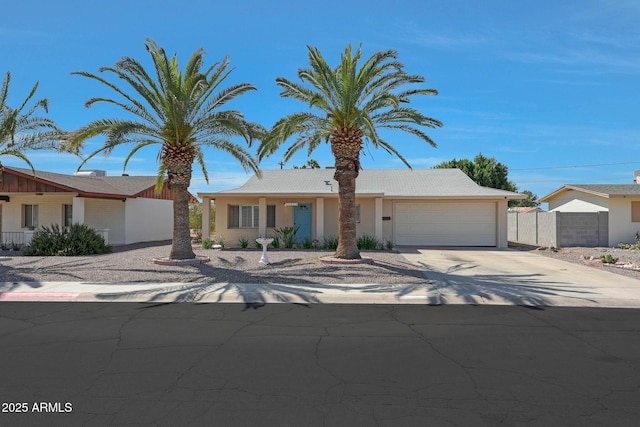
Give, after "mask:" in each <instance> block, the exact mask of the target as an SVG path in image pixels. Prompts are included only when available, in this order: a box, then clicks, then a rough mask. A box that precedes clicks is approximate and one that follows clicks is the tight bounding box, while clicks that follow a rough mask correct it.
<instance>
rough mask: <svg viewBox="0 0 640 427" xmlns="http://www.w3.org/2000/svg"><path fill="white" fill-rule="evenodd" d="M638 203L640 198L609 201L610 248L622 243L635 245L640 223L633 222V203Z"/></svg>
mask: <svg viewBox="0 0 640 427" xmlns="http://www.w3.org/2000/svg"><path fill="white" fill-rule="evenodd" d="M638 201H640V198H636V199H632V198H614V199H609V246H616V245H617V244H618V243H620V242H624V243H635V234H636V232H638V231H640V222H631V202H638Z"/></svg>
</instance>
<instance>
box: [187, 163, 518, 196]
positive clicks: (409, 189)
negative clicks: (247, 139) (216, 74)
mask: <svg viewBox="0 0 640 427" xmlns="http://www.w3.org/2000/svg"><path fill="white" fill-rule="evenodd" d="M334 173H335V169H276V170H265V171H262V178H257V177H256V176H255V175H254V176H252V177H251V178H250V179H249V180H248V181H247V182H246V183H245V184H244V185H243V186H242V187H239V188H236V189H232V190H224V191H219V192H215V193H198V195H199V196H201V197H213V198H215V197H216V196H259V195H271V196H276V195H282V196H286V195H307V196H310V195H314V196H315V195H317V196H324V197H326V196H330V195H332V194H333V195H335V196H337V195H338V183H337V182H336V181H335V180H334V179H333V174H334ZM356 194H357V195H360V196H362V195H369V196H380V197H382V196H385V197H401V198H434V199H443V198H456V199H459V198H468V199H483V198H486V199H489V198H490V199H496V198H506V199H522V198H525V196H524V195H521V194H518V193H513V192H511V191H504V190H496V189H494V188H487V187H481V186H479V185H477V184H476V183H475V182H474V181H473V180H472V179H471V178H469V177H468V176H467V175H466V174H465V173H464V172H462V171H461V170H459V169H413V170H412V169H363V170H361V171H360V174H359V176H358V178H357V181H356Z"/></svg>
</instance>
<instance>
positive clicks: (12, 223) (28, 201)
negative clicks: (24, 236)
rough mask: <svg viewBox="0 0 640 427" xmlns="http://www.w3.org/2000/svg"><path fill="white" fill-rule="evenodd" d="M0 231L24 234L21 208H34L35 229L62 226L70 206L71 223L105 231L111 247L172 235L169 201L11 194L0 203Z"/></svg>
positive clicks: (171, 216)
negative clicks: (65, 208) (0, 207)
mask: <svg viewBox="0 0 640 427" xmlns="http://www.w3.org/2000/svg"><path fill="white" fill-rule="evenodd" d="M0 204H2V209H1V210H0V214H1V215H2V218H1V221H0V227H1V228H0V231H1V232H5V233H16V232H25V231H27V230H28V228H26V227H24V226H23V218H22V216H23V206H24V205H37V206H38V218H37V222H38V225H39V226H47V227H48V226H51V225H52V224H58V225H62V224H64V208H63V206H64V205H71V206H72V212H73V214H72V223H74V224H75V223H80V224H86V225H88V226H89V227H91V228H94V229H96V230H108V236H109V238H108V242H109V243H110V244H114V245H122V244H130V243H137V242H147V241H158V240H169V239H171V237H172V232H173V202H172V201H171V200H161V199H146V198H135V199H133V198H132V199H126V201H123V200H115V199H92V198H85V197H74V196H73V195H70V194H60V195H42V196H36V195H12V196H11V198H10V201H8V202H6V201H3V202H0Z"/></svg>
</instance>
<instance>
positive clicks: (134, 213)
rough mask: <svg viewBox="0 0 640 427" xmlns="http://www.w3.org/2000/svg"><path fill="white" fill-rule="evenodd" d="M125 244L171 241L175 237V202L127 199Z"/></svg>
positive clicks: (125, 205)
mask: <svg viewBox="0 0 640 427" xmlns="http://www.w3.org/2000/svg"><path fill="white" fill-rule="evenodd" d="M123 205H124V207H125V235H124V243H126V244H129V243H136V242H149V241H155V240H169V239H171V237H172V235H173V202H172V201H171V200H159V199H144V198H138V199H127V201H126V202H125V203H123Z"/></svg>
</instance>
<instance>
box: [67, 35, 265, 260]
mask: <svg viewBox="0 0 640 427" xmlns="http://www.w3.org/2000/svg"><path fill="white" fill-rule="evenodd" d="M145 47H146V49H147V52H149V54H150V55H151V59H152V60H153V70H152V72H151V73H148V72H147V71H146V70H145V69H144V67H143V66H142V64H140V63H139V62H138V61H137V60H135V59H133V58H128V57H125V58H122V59H121V60H120V61H118V62H116V64H115V65H114V66H113V67H103V68H100V70H99V71H100V72H105V71H106V72H109V73H111V74H112V75H113V76H114V77H117V78H118V81H119V82H124V83H126V84H127V86H126V88H125V89H126V90H125V89H123V88H121V87H120V86H118V85H117V84H116V83H112V82H110V81H108V80H106V79H105V78H103V77H100V76H98V75H95V74H91V73H87V72H75V73H72V74H78V75H81V76H84V77H88V78H90V79H93V80H96V81H98V82H100V83H102V84H103V85H105V86H107V87H108V88H110V89H112V90H113V91H114V92H116V94H117V95H119V97H120V100H118V99H110V98H102V97H100V98H91V99H89V100H88V101H87V102H86V104H85V105H86V106H87V107H90V106H91V105H93V104H95V103H96V102H104V103H107V104H111V105H115V106H117V107H120V108H121V109H122V110H124V111H126V112H127V113H131V114H132V115H133V116H135V118H134V119H133V120H130V119H121V118H108V119H99V120H94V121H92V122H90V123H89V124H87V125H85V126H83V127H82V128H80V129H78V130H77V131H75V132H73V133H72V134H71V135H70V137H69V140H68V147H67V148H68V149H70V150H76V151H77V150H80V149H81V148H82V147H83V145H84V142H85V141H86V140H88V139H90V138H93V137H94V136H97V135H104V136H105V137H106V138H105V141H104V143H103V145H102V147H100V148H98V149H97V150H95V151H94V152H92V153H91V154H89V155H88V157H87V158H86V159H85V160H84V161H83V164H84V163H85V162H86V161H87V160H89V159H91V158H92V157H94V156H95V155H96V154H98V153H103V154H105V155H109V154H111V152H112V151H113V149H114V148H116V147H117V146H120V145H132V146H133V147H132V149H131V152H130V153H129V155H128V156H127V158H126V160H125V162H124V168H126V167H127V162H128V161H129V160H130V159H131V157H132V156H133V155H134V154H135V153H136V152H138V151H139V150H140V149H142V148H145V147H148V146H150V145H159V146H160V147H159V152H158V160H159V163H160V164H159V167H158V180H157V183H156V191H160V190H161V189H162V187H163V185H164V183H165V180H166V182H167V185H168V187H169V189H170V190H172V192H173V240H172V245H171V253H170V255H169V257H170V258H171V259H193V258H195V256H196V255H195V253H194V252H193V249H192V247H191V236H190V230H189V197H190V195H189V191H188V188H189V185H190V183H191V173H192V167H193V163H194V162H197V163H198V164H199V165H200V168H201V169H202V172H203V174H204V177H205V180H206V181H207V183H208V182H209V175H208V173H207V169H206V167H205V162H204V151H203V148H205V147H211V148H213V149H216V150H220V151H223V152H226V153H228V154H230V155H231V156H232V157H233V158H234V159H236V160H237V161H238V162H239V163H240V165H241V166H242V167H243V168H244V169H245V171H249V170H252V171H253V172H255V173H256V175H258V176H260V169H259V166H258V162H257V161H256V160H255V159H254V158H253V156H252V155H251V154H250V153H249V152H248V151H247V149H245V148H244V147H243V146H241V145H239V144H237V143H235V142H234V141H232V139H231V138H233V137H242V138H244V140H245V141H246V143H247V144H248V145H249V146H250V145H251V143H252V141H253V140H254V139H259V138H260V136H261V135H262V134H263V133H264V128H263V127H262V126H260V125H258V124H255V123H251V122H248V121H246V120H245V119H244V116H243V115H242V113H241V112H239V111H236V110H220V109H221V108H222V107H224V106H225V105H226V104H227V103H228V102H230V101H232V100H233V99H234V98H236V97H237V96H240V95H242V94H244V93H246V92H248V91H252V90H256V88H255V87H254V86H253V85H251V84H249V83H238V84H233V85H230V86H228V87H226V88H220V85H221V84H222V83H223V82H224V80H225V79H226V78H227V77H228V76H229V74H230V73H231V71H232V70H228V69H227V68H228V67H229V58H228V57H226V58H224V59H223V60H222V62H218V63H215V64H213V65H212V66H211V67H209V68H207V69H206V70H202V67H203V65H204V61H203V58H204V50H202V49H198V50H196V51H195V52H194V53H193V54H192V55H191V57H190V58H189V60H188V62H187V64H186V66H185V68H184V70H182V71H181V70H180V68H179V66H178V58H177V57H176V55H175V54H174V56H173V57H172V58H168V57H167V54H166V53H165V51H164V49H162V48H161V47H160V46H158V45H157V44H156V43H155V42H154V41H153V40H151V39H147V43H146V44H145ZM201 70H202V71H201ZM127 90H128V91H127ZM81 166H82V165H81Z"/></svg>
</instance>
